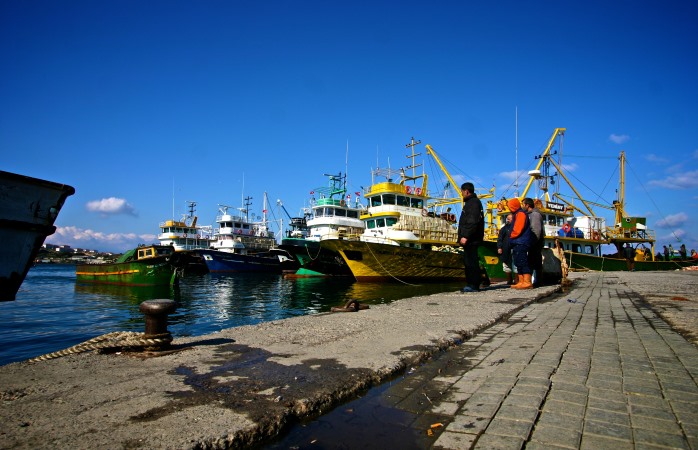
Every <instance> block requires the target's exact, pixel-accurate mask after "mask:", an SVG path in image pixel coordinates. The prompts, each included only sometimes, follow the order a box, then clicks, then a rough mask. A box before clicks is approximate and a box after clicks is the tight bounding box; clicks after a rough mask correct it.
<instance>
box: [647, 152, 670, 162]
mask: <svg viewBox="0 0 698 450" xmlns="http://www.w3.org/2000/svg"><path fill="white" fill-rule="evenodd" d="M645 159H646V160H647V161H649V162H652V163H659V164H666V163H668V162H669V160H668V159H666V158H662V157H661V156H657V155H655V154H654V153H650V154H649V155H646V156H645Z"/></svg>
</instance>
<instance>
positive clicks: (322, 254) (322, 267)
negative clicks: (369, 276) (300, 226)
mask: <svg viewBox="0 0 698 450" xmlns="http://www.w3.org/2000/svg"><path fill="white" fill-rule="evenodd" d="M279 247H280V248H282V249H284V250H286V251H288V252H289V253H290V254H292V255H293V257H294V258H295V259H296V260H297V261H298V263H299V264H300V267H299V269H298V270H297V271H296V272H295V273H292V274H286V276H287V277H291V278H305V277H351V276H352V273H351V269H349V266H348V265H347V263H346V262H345V261H344V259H343V258H342V257H341V256H340V255H339V254H338V253H337V252H335V251H332V250H329V249H327V248H323V247H322V246H321V245H320V242H318V241H311V240H307V239H284V240H282V241H281V245H280V246H279Z"/></svg>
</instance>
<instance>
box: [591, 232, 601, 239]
mask: <svg viewBox="0 0 698 450" xmlns="http://www.w3.org/2000/svg"><path fill="white" fill-rule="evenodd" d="M591 238H592V239H593V240H595V241H598V240H599V239H600V238H601V236H600V235H599V232H598V231H592V232H591Z"/></svg>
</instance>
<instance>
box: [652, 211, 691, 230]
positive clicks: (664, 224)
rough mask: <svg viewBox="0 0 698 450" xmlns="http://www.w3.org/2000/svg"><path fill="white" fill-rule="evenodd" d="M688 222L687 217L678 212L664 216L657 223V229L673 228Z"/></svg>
mask: <svg viewBox="0 0 698 450" xmlns="http://www.w3.org/2000/svg"><path fill="white" fill-rule="evenodd" d="M686 222H688V215H687V214H686V213H683V212H680V213H678V214H672V215H670V216H666V217H665V218H664V219H662V220H660V221H658V222H657V228H674V227H677V226H681V225H683V224H684V223H686Z"/></svg>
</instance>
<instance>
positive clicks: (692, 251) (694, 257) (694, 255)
mask: <svg viewBox="0 0 698 450" xmlns="http://www.w3.org/2000/svg"><path fill="white" fill-rule="evenodd" d="M691 259H698V253H696V250H695V249H691Z"/></svg>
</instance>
